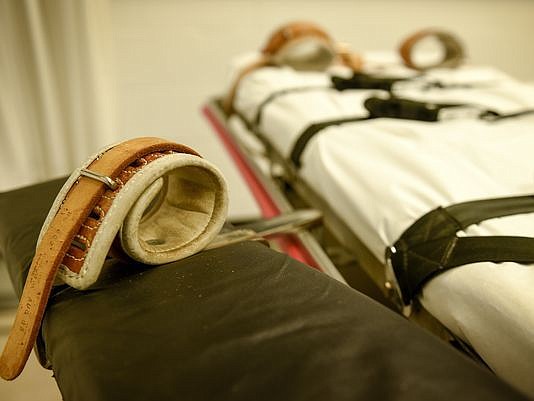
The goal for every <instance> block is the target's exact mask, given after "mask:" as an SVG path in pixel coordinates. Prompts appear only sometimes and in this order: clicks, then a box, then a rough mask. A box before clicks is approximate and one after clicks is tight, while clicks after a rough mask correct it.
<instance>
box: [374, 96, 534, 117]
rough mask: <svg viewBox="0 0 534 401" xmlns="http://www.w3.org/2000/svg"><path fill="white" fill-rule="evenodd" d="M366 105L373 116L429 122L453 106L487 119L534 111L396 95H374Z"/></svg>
mask: <svg viewBox="0 0 534 401" xmlns="http://www.w3.org/2000/svg"><path fill="white" fill-rule="evenodd" d="M364 106H365V108H366V109H367V110H368V111H369V115H370V116H371V117H373V118H380V117H383V118H400V119H403V120H417V121H427V122H435V121H439V120H440V113H441V112H442V110H444V109H453V108H458V109H471V110H474V111H475V112H476V113H475V116H477V117H478V118H479V119H481V120H486V121H500V120H503V119H506V118H513V117H520V116H524V115H527V114H531V113H534V109H526V110H521V111H518V112H515V113H509V114H502V113H499V112H496V111H494V110H487V109H483V108H481V107H479V106H476V105H470V104H465V103H431V102H418V101H415V100H410V99H404V98H400V97H396V96H391V97H389V98H380V97H376V96H373V97H370V98H368V99H366V100H365V102H364Z"/></svg>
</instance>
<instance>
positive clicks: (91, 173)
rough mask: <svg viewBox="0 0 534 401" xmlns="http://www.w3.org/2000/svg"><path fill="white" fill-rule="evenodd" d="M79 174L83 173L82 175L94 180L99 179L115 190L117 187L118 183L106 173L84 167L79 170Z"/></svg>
mask: <svg viewBox="0 0 534 401" xmlns="http://www.w3.org/2000/svg"><path fill="white" fill-rule="evenodd" d="M80 175H83V176H84V177H87V178H91V179H93V180H96V181H100V182H102V183H104V184H106V185H107V186H108V188H110V189H111V190H115V189H117V187H118V184H117V183H116V182H115V181H113V180H112V179H111V178H110V177H108V176H107V175H103V174H100V173H95V172H94V171H91V170H87V169H86V168H82V169H81V170H80Z"/></svg>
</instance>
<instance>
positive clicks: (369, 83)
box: [331, 73, 411, 92]
mask: <svg viewBox="0 0 534 401" xmlns="http://www.w3.org/2000/svg"><path fill="white" fill-rule="evenodd" d="M331 79H332V85H333V86H334V88H336V89H337V90H338V91H344V90H351V89H380V90H384V91H388V92H390V91H391V90H392V89H393V85H395V84H396V83H397V82H401V81H410V80H411V78H395V77H378V76H374V75H368V74H362V73H354V74H353V75H352V77H350V78H343V77H337V76H333V77H332V78H331Z"/></svg>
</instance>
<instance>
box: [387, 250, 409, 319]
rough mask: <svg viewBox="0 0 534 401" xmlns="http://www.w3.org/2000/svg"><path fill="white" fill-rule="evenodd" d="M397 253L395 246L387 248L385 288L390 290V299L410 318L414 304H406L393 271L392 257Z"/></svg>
mask: <svg viewBox="0 0 534 401" xmlns="http://www.w3.org/2000/svg"><path fill="white" fill-rule="evenodd" d="M396 253H397V249H396V248H395V247H394V246H393V245H392V246H390V247H388V248H386V271H385V276H386V282H385V283H384V286H385V287H386V289H387V290H388V293H389V298H390V299H391V300H392V301H393V303H394V304H395V305H396V306H397V308H399V310H400V311H401V313H402V314H403V315H404V316H406V317H410V316H411V314H412V304H411V303H410V304H405V303H404V301H403V300H402V291H401V288H400V285H399V282H398V280H397V276H396V275H395V270H394V269H393V263H392V262H391V256H392V255H394V254H396Z"/></svg>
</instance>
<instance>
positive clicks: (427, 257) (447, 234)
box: [386, 195, 534, 305]
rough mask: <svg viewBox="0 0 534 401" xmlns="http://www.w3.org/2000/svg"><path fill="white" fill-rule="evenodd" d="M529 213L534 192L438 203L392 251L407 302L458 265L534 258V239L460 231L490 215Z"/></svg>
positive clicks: (389, 252)
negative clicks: (462, 233)
mask: <svg viewBox="0 0 534 401" xmlns="http://www.w3.org/2000/svg"><path fill="white" fill-rule="evenodd" d="M523 213H534V195H529V196H518V197H510V198H498V199H485V200H478V201H471V202H464V203H458V204H455V205H452V206H449V207H446V208H442V207H438V208H437V209H434V210H432V211H431V212H429V213H427V214H425V215H424V216H423V217H421V218H420V219H419V220H417V221H416V222H415V223H414V224H412V225H411V226H410V227H409V228H408V229H407V230H406V231H405V232H404V233H403V234H402V235H401V237H400V238H399V239H398V240H397V242H395V244H394V245H393V246H392V247H389V248H388V249H387V250H386V258H387V259H389V261H390V262H391V265H392V267H393V271H394V273H395V277H396V279H397V283H398V286H399V289H400V292H401V297H402V301H403V302H404V304H405V305H409V304H410V303H411V302H412V300H413V299H414V297H415V296H416V295H417V293H418V292H419V291H420V290H421V288H422V286H423V285H424V284H425V283H426V282H427V281H428V280H430V279H431V278H433V277H435V276H437V275H438V274H440V273H442V272H444V271H446V270H448V269H452V268H454V267H458V266H461V265H465V264H468V263H476V262H494V263H500V262H516V263H522V264H531V263H534V238H531V237H518V236H480V237H478V236H477V237H458V236H457V235H456V233H457V232H458V231H461V230H464V229H465V228H467V227H468V226H470V225H472V224H477V223H480V222H482V221H484V220H489V219H492V218H497V217H504V216H511V215H516V214H523Z"/></svg>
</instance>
